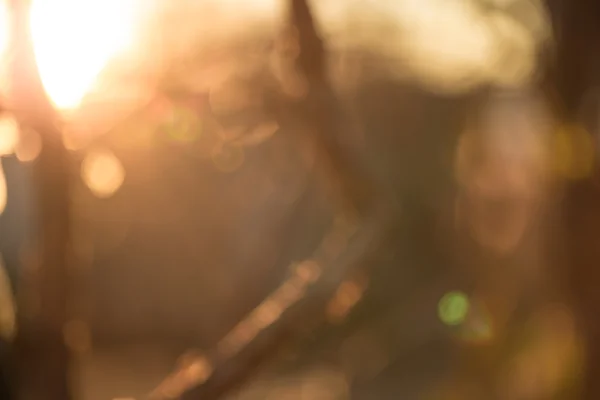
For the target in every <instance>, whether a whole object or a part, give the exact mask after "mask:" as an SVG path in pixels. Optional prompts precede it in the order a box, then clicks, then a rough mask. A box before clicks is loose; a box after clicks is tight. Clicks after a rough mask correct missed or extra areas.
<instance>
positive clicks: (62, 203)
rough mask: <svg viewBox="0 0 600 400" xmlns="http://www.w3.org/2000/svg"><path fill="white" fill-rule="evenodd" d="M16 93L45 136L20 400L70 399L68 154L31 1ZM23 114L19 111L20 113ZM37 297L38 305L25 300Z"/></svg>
mask: <svg viewBox="0 0 600 400" xmlns="http://www.w3.org/2000/svg"><path fill="white" fill-rule="evenodd" d="M12 11H13V15H12V16H13V19H12V23H13V30H12V32H13V34H14V36H13V39H14V43H13V44H14V54H15V58H14V60H13V62H14V65H13V67H14V68H13V75H12V82H11V84H12V95H13V97H14V103H15V109H16V112H17V114H18V115H17V116H18V117H19V118H20V119H21V121H22V123H25V124H27V125H28V126H30V127H31V128H33V129H36V130H37V131H38V132H39V133H40V136H41V137H42V151H41V153H40V155H39V158H38V159H37V161H36V163H35V166H34V179H35V186H36V188H35V196H36V203H35V204H36V206H37V207H38V210H37V211H38V217H39V225H38V241H37V243H38V246H39V249H38V256H39V257H37V259H38V260H39V261H38V265H37V266H36V268H35V270H34V271H33V273H32V274H31V276H26V277H24V278H25V282H24V287H23V292H24V300H25V301H24V302H23V303H22V309H21V311H22V318H21V321H20V333H19V337H18V339H17V353H18V357H19V360H18V363H19V368H18V373H19V388H18V389H19V398H26V399H31V400H38V399H39V400H68V399H69V398H70V391H69V388H68V386H69V385H68V361H69V357H68V356H69V355H68V351H67V348H66V346H65V344H64V341H63V335H62V329H63V326H64V323H65V322H66V318H67V315H66V301H67V299H66V297H67V296H66V294H67V282H68V280H67V271H68V269H67V261H68V246H69V225H70V223H69V168H68V154H67V151H66V149H65V147H64V146H63V143H62V138H61V135H60V132H59V131H58V129H57V127H56V126H57V125H56V123H55V120H56V119H55V114H54V110H53V107H52V105H51V103H50V101H49V100H48V97H47V96H46V94H45V91H44V89H43V86H42V83H41V79H40V76H39V72H38V70H37V65H36V61H35V57H34V53H33V47H32V43H31V38H30V33H29V17H28V15H29V1H27V0H13V2H12ZM19 114H20V115H19ZM30 299H34V301H33V303H35V304H34V307H33V308H31V306H32V304H29V303H28V301H27V300H30Z"/></svg>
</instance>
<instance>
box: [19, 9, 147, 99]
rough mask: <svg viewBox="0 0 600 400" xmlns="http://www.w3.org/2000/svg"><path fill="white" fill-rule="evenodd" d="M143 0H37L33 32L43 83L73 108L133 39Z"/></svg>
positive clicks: (51, 95)
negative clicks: (137, 15)
mask: <svg viewBox="0 0 600 400" xmlns="http://www.w3.org/2000/svg"><path fill="white" fill-rule="evenodd" d="M137 3H138V0H103V1H94V0H34V1H32V5H31V15H30V21H31V35H32V40H33V46H34V52H35V56H36V59H37V63H38V67H39V71H40V76H41V79H42V83H43V84H44V87H45V89H46V91H47V93H48V96H49V97H50V98H51V99H52V101H53V102H54V103H55V105H56V106H57V107H58V108H61V109H73V108H75V107H77V106H78V105H79V103H80V102H81V100H82V99H83V97H84V96H85V94H86V93H87V92H88V91H90V90H91V89H92V88H93V87H94V83H95V80H96V78H97V76H98V74H100V72H101V71H102V70H103V69H104V67H105V66H106V65H107V63H108V62H109V61H110V60H111V59H113V58H114V57H116V56H118V55H119V54H123V52H124V51H125V50H127V49H129V48H130V47H131V45H132V42H133V37H134V25H135V16H136V11H138V9H137V7H136V6H137V5H138V4H137Z"/></svg>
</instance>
